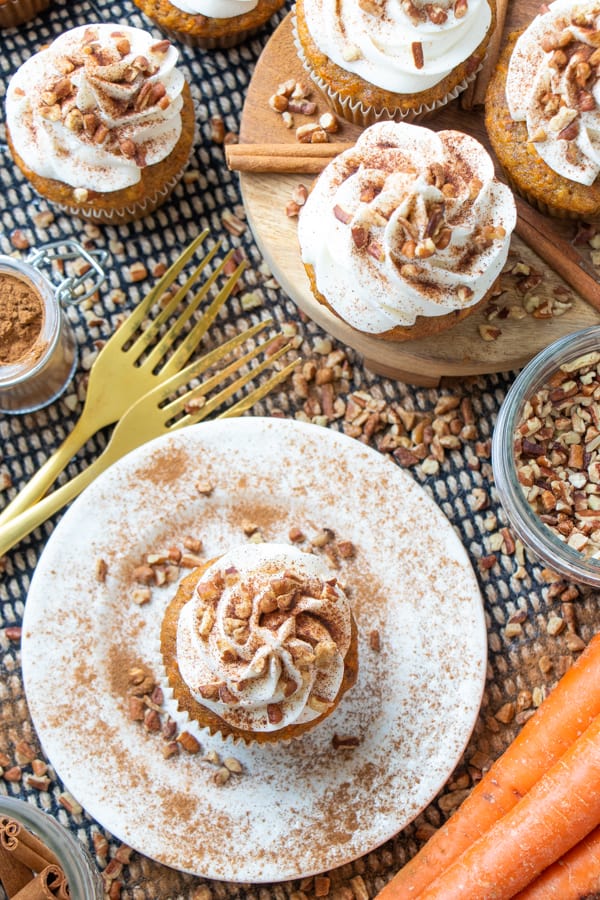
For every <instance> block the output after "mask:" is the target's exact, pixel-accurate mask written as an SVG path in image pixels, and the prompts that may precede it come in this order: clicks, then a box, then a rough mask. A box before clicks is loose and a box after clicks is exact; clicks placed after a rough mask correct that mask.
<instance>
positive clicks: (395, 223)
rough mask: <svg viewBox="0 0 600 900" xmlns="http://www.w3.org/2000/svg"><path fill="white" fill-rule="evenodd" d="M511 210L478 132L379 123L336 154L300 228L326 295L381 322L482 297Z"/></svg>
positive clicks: (338, 306)
mask: <svg viewBox="0 0 600 900" xmlns="http://www.w3.org/2000/svg"><path fill="white" fill-rule="evenodd" d="M515 219H516V215H515V205H514V201H513V198H512V194H511V192H510V190H509V189H508V188H507V187H506V186H505V185H503V184H501V183H500V182H499V181H497V180H496V178H495V176H494V168H493V164H492V161H491V159H490V157H489V155H488V154H487V152H486V151H485V150H484V148H483V147H482V146H481V145H480V144H479V143H478V142H477V141H476V140H475V139H474V138H471V137H469V136H468V135H465V134H461V133H460V132H456V131H441V132H438V133H434V132H433V131H430V130H429V129H426V128H422V127H420V126H416V125H408V124H405V123H381V124H378V125H373V126H371V127H370V128H368V129H367V130H366V131H364V132H363V134H362V135H361V137H360V138H359V140H358V141H357V143H356V145H355V147H354V148H353V149H351V150H348V151H346V152H344V153H342V154H341V155H340V156H338V157H337V158H336V159H334V160H332V162H331V163H329V164H328V166H327V167H326V169H325V170H324V172H323V173H322V174H321V175H320V177H319V179H318V181H317V183H316V185H315V187H314V188H313V190H312V191H311V193H310V195H309V197H308V199H307V201H306V203H305V205H304V206H303V207H302V209H301V212H300V218H299V226H298V237H299V241H300V246H301V250H302V259H303V261H304V263H306V264H308V265H311V266H312V267H313V269H314V274H315V279H316V285H317V289H318V290H319V292H320V293H321V294H323V296H324V297H325V298H326V300H327V302H328V303H329V304H330V305H331V306H332V307H333V309H334V310H335V311H336V312H337V313H338V314H339V315H340V316H341V317H342V318H343V319H345V320H346V321H347V322H349V323H350V324H351V325H352V326H353V327H355V328H358V329H360V330H361V331H365V332H368V333H375V334H378V333H382V332H385V331H387V330H389V329H392V328H394V327H395V326H397V325H402V326H406V325H409V326H410V325H412V324H413V323H414V321H415V319H416V317H417V316H418V315H421V316H435V315H443V314H445V313H448V312H452V310H455V309H463V308H464V307H468V306H471V305H473V304H475V303H477V302H478V301H479V300H481V299H482V298H483V297H484V295H485V294H486V292H487V291H488V290H489V288H490V287H491V286H492V285H493V283H494V281H495V279H496V278H497V277H498V275H499V274H500V272H501V271H502V268H503V266H504V263H505V261H506V257H507V254H508V248H509V242H510V233H511V231H512V230H513V228H514V225H515Z"/></svg>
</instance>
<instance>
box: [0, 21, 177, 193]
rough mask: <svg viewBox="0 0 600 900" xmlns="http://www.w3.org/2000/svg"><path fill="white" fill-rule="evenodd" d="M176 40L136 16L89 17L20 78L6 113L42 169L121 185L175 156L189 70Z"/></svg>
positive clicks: (21, 147) (25, 153)
mask: <svg viewBox="0 0 600 900" xmlns="http://www.w3.org/2000/svg"><path fill="white" fill-rule="evenodd" d="M178 55H179V54H178V51H177V49H176V48H175V47H174V46H173V45H172V44H171V43H170V42H169V41H157V40H156V39H155V38H153V37H152V35H150V34H148V33H147V32H145V31H142V30H141V29H138V28H131V27H129V26H127V25H110V24H104V23H103V24H93V25H82V26H80V27H78V28H74V29H72V30H71V31H67V32H65V33H64V34H62V35H61V36H60V37H58V38H56V40H55V41H53V42H52V44H51V45H50V46H49V47H48V48H46V49H45V50H42V51H40V52H39V53H36V54H34V55H33V56H31V57H30V58H29V59H28V60H27V61H26V62H25V63H23V65H22V66H21V67H20V68H19V69H18V70H17V71H16V73H15V74H14V75H13V77H12V78H11V80H10V83H9V85H8V90H7V96H6V122H7V126H8V130H9V134H10V137H11V140H12V142H13V146H14V148H15V150H16V152H17V153H18V155H19V156H20V157H21V159H22V160H23V161H24V163H25V164H26V165H27V166H28V168H30V169H31V170H32V171H34V172H35V173H36V174H37V175H40V176H42V177H45V178H55V179H57V180H59V181H62V182H64V183H66V184H69V185H71V186H72V187H74V188H85V189H87V190H93V191H98V192H102V193H104V192H107V191H116V190H120V189H122V188H127V187H129V186H130V185H133V184H136V183H137V182H138V181H139V180H140V176H141V171H142V169H143V168H144V167H145V166H150V165H153V164H155V163H158V162H160V161H161V160H163V159H165V157H167V156H168V155H169V153H171V151H172V150H173V148H174V147H175V146H176V144H177V142H178V140H179V137H180V135H181V129H182V121H181V109H182V106H183V99H182V89H183V86H184V77H183V74H182V73H181V72H180V71H178V70H177V69H176V62H177V58H178Z"/></svg>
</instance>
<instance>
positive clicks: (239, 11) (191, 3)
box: [171, 0, 258, 19]
mask: <svg viewBox="0 0 600 900" xmlns="http://www.w3.org/2000/svg"><path fill="white" fill-rule="evenodd" d="M171 3H172V5H173V6H175V7H177V9H180V10H181V11H182V12H184V13H188V14H189V15H191V16H198V15H201V16H208V17H209V18H211V19H232V18H233V17H234V16H241V15H243V13H246V12H251V11H252V10H253V9H255V7H256V6H257V4H258V0H171Z"/></svg>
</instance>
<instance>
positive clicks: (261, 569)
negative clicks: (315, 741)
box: [177, 543, 352, 732]
mask: <svg viewBox="0 0 600 900" xmlns="http://www.w3.org/2000/svg"><path fill="white" fill-rule="evenodd" d="M351 629H352V617H351V612H350V607H349V603H348V599H347V597H346V595H345V594H344V592H343V590H342V589H341V587H340V586H339V584H338V583H337V581H336V578H335V577H333V576H332V575H331V574H330V573H329V572H328V571H327V569H326V568H325V567H324V565H323V561H322V560H321V559H319V558H318V557H316V556H314V555H312V554H308V553H304V552H302V551H301V550H299V549H298V548H296V547H292V546H291V545H289V546H288V545H287V544H271V543H263V544H248V545H243V546H241V547H238V548H235V549H233V550H231V551H229V552H228V553H226V554H225V555H224V556H222V557H220V558H219V559H218V560H217V561H215V562H214V563H213V564H212V565H211V566H209V568H208V569H207V570H206V572H204V573H203V574H202V576H201V578H200V580H199V581H198V584H197V586H196V590H195V594H194V596H193V598H192V599H191V600H190V601H189V602H188V603H187V604H186V605H185V606H184V608H183V610H182V611H181V614H180V617H179V623H178V627H177V663H178V667H179V672H180V674H181V677H182V678H183V680H184V682H185V683H186V685H187V687H188V688H189V690H190V691H191V693H192V695H193V696H194V697H195V699H196V700H197V701H198V702H199V703H201V704H203V705H204V706H206V707H208V708H209V709H211V710H213V712H215V713H216V714H217V715H219V716H220V717H221V718H222V719H224V720H225V721H226V722H228V723H229V724H230V725H233V726H235V727H237V728H241V729H243V730H247V731H253V732H260V731H275V730H278V729H281V728H284V727H285V726H286V725H290V724H294V723H300V722H310V721H311V720H313V719H315V718H317V717H318V716H319V715H321V714H322V713H323V712H326V711H327V710H329V709H330V707H331V705H332V704H333V702H334V701H335V699H336V697H337V694H338V692H339V690H340V687H341V684H342V680H343V677H344V658H345V656H346V653H347V651H348V648H349V646H350V641H351Z"/></svg>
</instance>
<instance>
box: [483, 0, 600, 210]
mask: <svg viewBox="0 0 600 900" xmlns="http://www.w3.org/2000/svg"><path fill="white" fill-rule="evenodd" d="M599 63H600V3H599V2H597V0H596V2H581V0H578V2H574V0H556V2H555V3H552V4H550V6H549V7H548V8H547V11H546V12H543V13H540V15H538V16H537V17H536V18H535V19H534V20H533V22H532V23H531V25H530V26H529V27H528V28H527V29H525V31H523V32H521V33H519V34H515V35H512V36H511V40H510V41H509V43H508V45H507V47H506V48H505V50H504V52H503V54H502V56H501V58H500V60H499V62H498V65H497V67H496V71H495V73H494V76H493V78H492V80H491V83H490V86H489V88H488V92H487V96H486V128H487V131H488V134H489V138H490V142H491V144H492V147H493V149H494V151H495V153H496V156H497V157H498V160H499V162H500V163H501V165H502V167H503V169H504V171H505V173H506V176H507V179H508V180H509V182H510V183H511V184H512V186H513V187H514V189H515V190H516V191H518V193H520V194H522V195H523V196H524V197H525V198H526V199H527V200H529V201H530V202H531V203H532V204H533V205H534V206H537V207H538V208H539V209H540V210H541V211H542V212H547V213H549V214H551V215H554V216H560V217H563V218H578V219H585V220H598V219H599V218H600V179H599V178H598V175H599V173H600V147H599V145H598V133H599V131H600V107H599V102H600V100H599V98H600V78H599V75H598V72H599V69H598V66H599Z"/></svg>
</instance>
